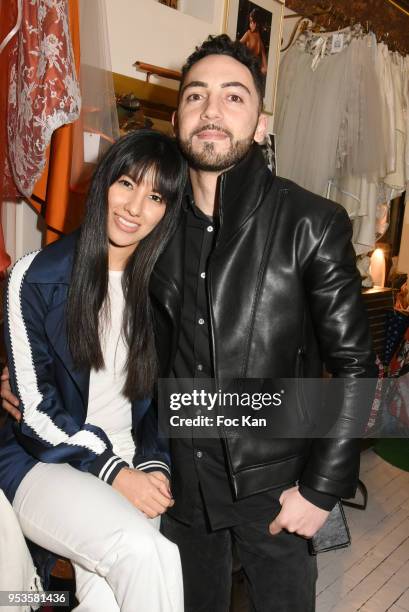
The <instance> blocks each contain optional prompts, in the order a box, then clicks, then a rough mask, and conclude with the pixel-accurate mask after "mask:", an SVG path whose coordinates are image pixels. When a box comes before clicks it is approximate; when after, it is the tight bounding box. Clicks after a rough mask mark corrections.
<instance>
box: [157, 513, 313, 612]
mask: <svg viewBox="0 0 409 612" xmlns="http://www.w3.org/2000/svg"><path fill="white" fill-rule="evenodd" d="M273 518H274V513H272V516H271V518H269V519H263V520H258V521H254V522H249V523H243V524H241V525H238V526H235V527H230V528H226V529H218V530H216V531H212V530H211V529H210V527H209V524H208V520H207V517H206V514H205V510H204V508H203V507H202V506H199V507H197V508H196V510H195V517H194V523H193V525H190V526H187V525H185V524H183V523H181V522H179V521H177V520H175V519H174V518H172V517H170V516H168V515H163V516H162V527H161V530H162V533H163V534H164V535H165V536H166V537H167V538H169V540H171V541H172V542H175V543H176V544H177V545H178V546H179V551H180V555H181V559H182V569H183V582H184V589H185V612H228V610H229V606H230V591H231V580H232V545H233V544H234V545H235V547H236V551H237V554H238V557H239V560H240V562H241V565H242V568H243V571H244V574H245V577H246V580H247V587H248V595H249V599H250V602H251V609H252V611H253V612H313V611H314V610H315V583H316V579H317V563H316V558H315V557H312V556H310V555H309V553H308V545H307V541H306V540H305V539H303V538H301V537H299V536H296V535H294V534H290V533H287V532H284V531H282V532H281V533H279V534H278V535H276V536H271V535H270V533H269V531H268V525H269V523H270V522H271V521H272V520H273Z"/></svg>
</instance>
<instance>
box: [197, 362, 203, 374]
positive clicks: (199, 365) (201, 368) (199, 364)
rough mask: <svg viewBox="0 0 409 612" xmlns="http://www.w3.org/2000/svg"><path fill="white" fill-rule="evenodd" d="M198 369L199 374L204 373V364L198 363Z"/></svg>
mask: <svg viewBox="0 0 409 612" xmlns="http://www.w3.org/2000/svg"><path fill="white" fill-rule="evenodd" d="M197 369H198V370H199V372H202V371H203V366H202V364H201V363H198V364H197Z"/></svg>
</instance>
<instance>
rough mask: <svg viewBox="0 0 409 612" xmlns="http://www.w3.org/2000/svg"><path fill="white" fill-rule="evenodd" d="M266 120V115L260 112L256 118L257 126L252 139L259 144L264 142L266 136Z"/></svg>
mask: <svg viewBox="0 0 409 612" xmlns="http://www.w3.org/2000/svg"><path fill="white" fill-rule="evenodd" d="M267 122H268V117H267V115H265V114H264V113H261V114H260V116H259V118H258V122H257V128H256V132H255V134H254V140H255V141H256V142H258V143H259V144H261V143H262V142H264V139H265V137H266V132H267Z"/></svg>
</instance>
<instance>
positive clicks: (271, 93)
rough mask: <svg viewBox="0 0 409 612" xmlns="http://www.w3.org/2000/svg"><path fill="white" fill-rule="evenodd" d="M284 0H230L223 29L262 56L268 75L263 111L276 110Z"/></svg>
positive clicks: (265, 73) (264, 69)
mask: <svg viewBox="0 0 409 612" xmlns="http://www.w3.org/2000/svg"><path fill="white" fill-rule="evenodd" d="M283 13H284V0H255V1H254V2H250V0H227V6H226V16H225V23H224V31H225V32H226V34H228V35H229V36H230V38H232V39H233V40H240V41H241V42H242V43H244V44H245V45H247V47H248V48H249V49H250V50H251V51H253V53H254V54H255V55H257V56H258V57H259V59H260V63H261V70H262V72H263V74H264V77H265V84H264V111H265V112H266V113H267V114H270V115H272V114H273V113H274V105H275V97H276V88H277V76H278V65H279V61H280V47H281V36H282V24H283Z"/></svg>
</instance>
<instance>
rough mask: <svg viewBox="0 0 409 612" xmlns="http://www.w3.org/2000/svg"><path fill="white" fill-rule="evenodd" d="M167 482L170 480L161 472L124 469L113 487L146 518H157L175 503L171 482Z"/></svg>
mask: <svg viewBox="0 0 409 612" xmlns="http://www.w3.org/2000/svg"><path fill="white" fill-rule="evenodd" d="M165 481H168V479H167V478H166V476H165V475H164V474H162V473H161V472H150V473H145V472H142V471H141V470H135V469H131V468H122V470H120V471H119V472H118V474H117V476H116V477H115V479H114V482H113V483H112V486H113V488H114V489H116V490H117V491H119V492H120V493H121V494H122V495H123V496H124V497H126V498H127V499H128V500H129V501H130V502H131V504H133V505H134V506H135V507H136V508H138V509H139V510H141V512H143V513H144V514H146V516H148V517H149V518H155V517H156V516H158V515H159V514H163V513H164V512H166V510H167V509H168V508H169V507H170V506H173V504H174V503H175V501H174V499H173V498H172V495H171V493H170V488H169V481H168V482H167V483H166V482H165Z"/></svg>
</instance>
